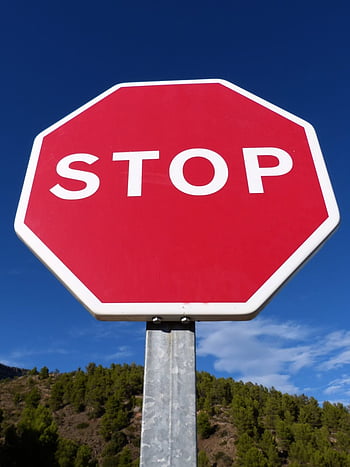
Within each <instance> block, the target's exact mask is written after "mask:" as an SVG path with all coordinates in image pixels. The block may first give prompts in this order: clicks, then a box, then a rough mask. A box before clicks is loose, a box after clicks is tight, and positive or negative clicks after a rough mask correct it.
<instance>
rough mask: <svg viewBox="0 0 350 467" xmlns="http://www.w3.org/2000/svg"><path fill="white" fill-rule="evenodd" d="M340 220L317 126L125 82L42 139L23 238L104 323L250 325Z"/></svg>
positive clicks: (165, 87)
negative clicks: (185, 321)
mask: <svg viewBox="0 0 350 467" xmlns="http://www.w3.org/2000/svg"><path fill="white" fill-rule="evenodd" d="M338 222H339V213H338V209H337V205H336V201H335V198H334V194H333V191H332V187H331V184H330V181H329V177H328V174H327V170H326V167H325V164H324V161H323V158H322V154H321V151H320V148H319V144H318V141H317V137H316V135H315V132H314V130H313V128H312V127H311V126H310V124H308V123H307V122H305V121H303V120H301V119H300V118H298V117H296V116H294V115H291V114H290V113H288V112H286V111H284V110H282V109H280V108H278V107H276V106H274V105H272V104H270V103H268V102H266V101H264V100H262V99H260V98H258V97H256V96H254V95H252V94H250V93H249V92H247V91H244V90H242V89H240V88H238V87H237V86H234V85H233V84H231V83H229V82H226V81H222V80H194V81H169V82H151V83H128V84H120V85H117V86H115V87H113V88H112V89H110V90H108V91H106V92H105V93H103V94H102V95H100V96H98V97H97V98H96V99H94V100H93V101H91V102H89V103H88V104H86V105H85V106H83V107H81V108H80V109H78V110H77V111H75V112H73V113H72V114H70V115H68V116H67V117H65V118H63V119H62V120H60V121H59V122H58V123H56V124H54V125H53V126H51V127H49V128H48V129H47V130H45V131H43V132H42V133H40V134H39V135H38V136H37V138H36V139H35V142H34V146H33V150H32V154H31V157H30V161H29V166H28V171H27V175H26V178H25V182H24V187H23V191H22V195H21V199H20V203H19V207H18V211H17V216H16V220H15V229H16V232H17V234H18V235H19V236H20V237H21V238H22V240H23V241H24V242H25V243H26V244H27V245H28V246H29V248H31V249H32V251H33V252H34V253H35V254H36V255H37V256H38V257H39V258H40V259H41V260H42V261H43V262H44V263H45V264H46V265H47V266H48V268H50V269H51V270H52V272H53V273H54V274H55V275H56V276H57V277H58V278H59V279H60V280H61V281H62V282H63V283H64V284H65V285H66V286H67V287H68V289H70V290H71V292H72V293H73V294H74V295H75V296H76V297H77V298H78V300H80V301H81V302H82V303H83V305H85V306H86V307H87V308H88V309H89V310H90V312H91V313H92V314H93V315H94V316H95V317H97V318H99V319H104V320H149V319H152V317H154V316H160V317H161V318H162V319H164V320H176V319H179V318H181V317H184V316H186V317H189V318H191V319H194V320H221V319H233V320H241V319H250V318H252V317H253V316H255V315H256V314H257V312H258V311H259V310H260V309H261V308H262V307H263V306H264V304H265V303H266V302H267V300H269V298H270V297H271V296H272V295H273V294H274V292H276V291H277V290H278V289H279V287H280V286H281V285H282V284H283V283H284V282H285V281H286V280H287V279H288V278H289V277H290V276H291V275H292V274H293V273H294V272H295V271H296V270H297V269H298V268H299V267H300V266H301V265H302V264H303V263H304V261H305V260H306V259H307V258H308V257H309V256H310V255H311V254H312V253H313V252H314V251H315V250H316V249H317V248H318V247H319V246H320V245H321V244H322V243H323V242H324V240H325V239H326V238H327V237H328V236H329V235H330V233H331V232H332V231H333V230H334V229H335V227H336V226H337V224H338Z"/></svg>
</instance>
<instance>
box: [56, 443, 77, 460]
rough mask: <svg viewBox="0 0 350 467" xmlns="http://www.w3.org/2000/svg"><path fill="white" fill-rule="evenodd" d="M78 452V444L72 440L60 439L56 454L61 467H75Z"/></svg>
mask: <svg viewBox="0 0 350 467" xmlns="http://www.w3.org/2000/svg"><path fill="white" fill-rule="evenodd" d="M77 451H78V444H77V443H76V442H75V441H72V440H71V439H65V438H60V439H59V441H58V447H57V450H56V453H55V458H56V461H57V464H58V465H59V467H73V465H74V461H75V457H76V454H77Z"/></svg>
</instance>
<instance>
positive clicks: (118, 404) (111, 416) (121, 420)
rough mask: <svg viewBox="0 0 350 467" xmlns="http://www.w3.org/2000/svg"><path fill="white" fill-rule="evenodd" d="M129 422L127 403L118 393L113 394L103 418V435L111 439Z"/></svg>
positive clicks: (106, 438) (101, 429)
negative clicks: (124, 402) (125, 403)
mask: <svg viewBox="0 0 350 467" xmlns="http://www.w3.org/2000/svg"><path fill="white" fill-rule="evenodd" d="M128 423H129V414H128V411H127V409H126V407H125V405H124V404H123V402H122V401H121V400H120V399H119V397H118V395H117V394H113V395H112V396H110V398H109V399H108V401H107V402H106V412H105V414H104V415H103V417H102V419H101V428H100V432H101V435H102V436H103V437H104V439H105V440H107V441H109V440H110V439H111V438H112V435H113V434H114V433H116V432H117V431H120V430H121V429H122V428H125V427H126V426H127V425H128Z"/></svg>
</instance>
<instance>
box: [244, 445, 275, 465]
mask: <svg viewBox="0 0 350 467" xmlns="http://www.w3.org/2000/svg"><path fill="white" fill-rule="evenodd" d="M240 465H241V466H242V467H268V464H267V460H266V458H265V456H264V454H263V453H262V452H261V451H260V450H259V449H258V448H256V447H252V448H250V449H248V451H247V452H246V453H245V454H244V456H243V459H242V461H241V464H240Z"/></svg>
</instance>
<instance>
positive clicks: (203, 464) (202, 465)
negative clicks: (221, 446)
mask: <svg viewBox="0 0 350 467" xmlns="http://www.w3.org/2000/svg"><path fill="white" fill-rule="evenodd" d="M210 466H211V464H210V462H209V457H208V456H207V453H206V452H205V451H199V453H198V467H210Z"/></svg>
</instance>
